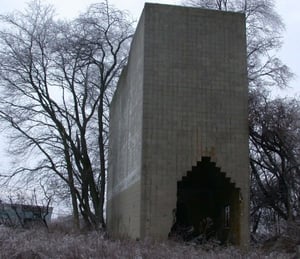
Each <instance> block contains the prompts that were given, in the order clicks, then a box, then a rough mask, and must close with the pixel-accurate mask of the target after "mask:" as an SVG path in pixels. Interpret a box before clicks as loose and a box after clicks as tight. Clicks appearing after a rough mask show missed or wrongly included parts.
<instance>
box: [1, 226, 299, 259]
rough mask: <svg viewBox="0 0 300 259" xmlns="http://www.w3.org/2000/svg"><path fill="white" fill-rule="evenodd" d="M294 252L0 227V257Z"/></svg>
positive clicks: (279, 255)
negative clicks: (133, 239)
mask: <svg viewBox="0 0 300 259" xmlns="http://www.w3.org/2000/svg"><path fill="white" fill-rule="evenodd" d="M294 256H295V255H294V254H287V253H284V252H276V251H273V252H272V251H271V252H270V251H269V252H266V251H263V250H261V249H251V251H249V252H247V253H245V252H242V251H240V250H238V249H236V248H234V247H226V248H225V247H217V246H214V247H209V246H195V245H187V244H182V243H176V242H171V241H168V242H164V243H158V242H154V241H150V240H145V241H131V240H111V239H108V238H106V237H105V235H104V234H103V233H99V232H96V231H94V232H87V233H75V232H72V231H69V230H63V229H62V228H58V227H57V226H56V227H55V228H52V229H51V230H50V231H49V232H48V231H47V230H46V229H41V228H40V229H29V230H24V229H10V228H6V227H1V226H0V258H9V259H12V258H19V259H27V258H28V259H29V258H30V259H35V258H36V259H37V258H64V259H68V258H70V259H71V258H72V259H73V258H74V259H75V258H84V259H87V258H124V259H125V258H126V259H128V258H134V259H144V258H145V259H146V258H155V259H159V258H174V259H175V258H180V259H184V258H214V259H215V258H235V259H237V258H255V259H259V258H272V259H274V258H284V259H286V258H295V257H294Z"/></svg>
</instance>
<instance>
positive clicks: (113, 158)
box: [107, 17, 144, 238]
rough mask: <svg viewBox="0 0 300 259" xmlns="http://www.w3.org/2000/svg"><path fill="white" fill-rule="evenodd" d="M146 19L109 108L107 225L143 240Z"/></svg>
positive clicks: (120, 233)
mask: <svg viewBox="0 0 300 259" xmlns="http://www.w3.org/2000/svg"><path fill="white" fill-rule="evenodd" d="M143 69H144V20H143V17H142V18H141V19H140V21H139V25H138V28H137V30H136V33H135V37H134V40H133V42H132V45H131V51H130V57H129V61H128V66H127V67H126V68H125V69H124V70H123V71H122V74H121V77H120V79H119V82H118V88H117V91H116V92H115V94H114V97H113V100H112V103H111V109H110V143H109V145H110V149H109V159H108V168H109V169H108V170H109V171H108V186H107V200H108V202H107V224H108V229H110V232H111V234H112V235H118V236H120V235H121V236H130V237H136V238H138V237H140V229H141V226H140V219H141V216H140V211H141V168H142V118H143V112H142V111H143V82H144V72H143Z"/></svg>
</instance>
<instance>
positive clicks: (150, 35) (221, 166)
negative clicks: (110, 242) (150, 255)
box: [107, 4, 249, 245]
mask: <svg viewBox="0 0 300 259" xmlns="http://www.w3.org/2000/svg"><path fill="white" fill-rule="evenodd" d="M247 107H248V90H247V70H246V40H245V19H244V15H242V14H238V13H231V12H221V11H214V10H204V9H199V8H188V7H179V6H170V5H159V4H146V5H145V8H144V10H143V13H142V15H141V18H140V21H139V24H138V27H137V30H136V33H135V36H134V39H133V42H132V46H131V50H130V55H129V62H128V65H127V67H126V68H125V69H124V71H123V72H122V75H121V77H120V80H119V83H118V89H117V91H116V93H115V96H114V98H113V101H112V104H111V111H110V114H111V124H110V154H109V170H108V200H107V222H108V230H109V232H110V233H111V234H112V235H114V236H129V237H132V238H144V237H153V238H157V239H165V238H168V235H172V233H173V232H176V231H178V230H180V228H182V229H183V228H184V227H193V229H194V234H195V235H196V234H203V233H204V231H207V229H208V225H209V229H210V230H209V231H207V233H204V234H207V235H213V236H214V237H217V238H218V239H220V240H221V241H223V242H227V241H230V242H232V243H234V244H241V245H247V244H248V242H249V231H248V227H249V221H248V214H249V211H248V205H249V202H248V200H249V172H248V165H249V161H248V152H249V151H248V126H247V125H248V123H247V114H248V111H247ZM208 222H211V224H208ZM209 233H210V234H209Z"/></svg>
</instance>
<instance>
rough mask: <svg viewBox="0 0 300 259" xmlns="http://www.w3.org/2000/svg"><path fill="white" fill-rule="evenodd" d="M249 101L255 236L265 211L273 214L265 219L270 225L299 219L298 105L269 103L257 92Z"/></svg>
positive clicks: (299, 120)
mask: <svg viewBox="0 0 300 259" xmlns="http://www.w3.org/2000/svg"><path fill="white" fill-rule="evenodd" d="M251 98H252V99H253V100H251V102H250V105H251V106H250V120H249V121H250V126H249V129H250V166H251V172H252V178H253V179H252V187H251V188H252V192H251V194H252V199H251V202H252V215H253V217H254V221H255V224H254V226H255V227H254V229H253V232H254V233H255V231H256V230H257V227H258V225H259V223H265V222H263V220H264V218H263V215H264V214H266V211H268V213H269V214H270V213H271V214H273V215H274V217H273V218H272V220H270V219H268V221H269V222H270V223H271V222H272V224H274V225H275V223H277V222H278V220H280V219H281V220H283V221H284V222H287V223H289V222H293V221H295V220H296V219H299V217H300V214H299V213H300V191H299V190H300V181H299V179H300V159H299V158H300V148H299V147H300V130H299V129H300V102H299V101H298V100H295V99H291V100H289V99H275V100H269V99H268V97H267V96H266V94H265V93H261V92H260V93H256V94H255V95H251ZM260 221H261V222H260ZM279 227H280V226H279ZM281 228H282V226H281ZM279 230H280V229H279Z"/></svg>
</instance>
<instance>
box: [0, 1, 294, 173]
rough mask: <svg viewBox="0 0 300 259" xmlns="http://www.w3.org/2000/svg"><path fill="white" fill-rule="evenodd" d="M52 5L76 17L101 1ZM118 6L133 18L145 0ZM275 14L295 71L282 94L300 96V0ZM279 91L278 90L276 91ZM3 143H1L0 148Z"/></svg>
mask: <svg viewBox="0 0 300 259" xmlns="http://www.w3.org/2000/svg"><path fill="white" fill-rule="evenodd" d="M41 1H42V2H45V3H46V2H47V3H50V4H53V5H54V6H55V8H56V10H57V13H58V15H59V16H61V17H66V18H71V17H75V16H76V15H77V14H78V13H79V12H80V11H82V10H84V9H86V8H87V6H88V5H89V4H91V3H95V2H100V1H101V0H98V1H97V0H41ZM180 1H181V0H156V1H155V0H153V1H150V0H149V2H156V3H165V4H176V3H179V2H180ZM27 2H28V1H26V0H0V13H6V12H11V11H13V10H15V9H19V10H20V9H24V8H25V6H26V3H27ZM109 2H110V3H111V4H113V5H115V6H116V7H118V8H119V9H123V10H125V9H126V10H128V11H129V12H130V13H131V14H132V16H133V17H134V18H136V19H138V17H139V16H140V13H141V11H142V9H143V6H144V3H145V1H143V0H109ZM276 4H277V5H276V7H277V11H278V13H279V14H280V15H281V17H282V18H283V21H284V23H285V25H286V32H285V33H284V35H283V36H284V45H283V48H282V50H281V52H280V53H279V56H280V57H281V59H282V60H283V61H284V63H285V64H287V65H288V66H289V67H290V68H291V69H292V71H293V72H294V73H295V74H296V77H295V80H294V81H293V82H292V83H291V89H288V90H285V91H284V92H283V93H282V95H287V94H288V95H290V96H293V95H298V96H299V97H300V64H299V63H300V51H299V47H300V15H299V10H300V0H277V1H276ZM278 92H279V91H278ZM3 146H4V144H3V142H2V147H3ZM6 160H7V159H6V158H5V155H4V153H3V148H1V147H0V164H1V165H0V170H1V168H3V167H5V162H6Z"/></svg>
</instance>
